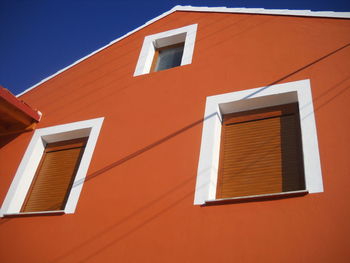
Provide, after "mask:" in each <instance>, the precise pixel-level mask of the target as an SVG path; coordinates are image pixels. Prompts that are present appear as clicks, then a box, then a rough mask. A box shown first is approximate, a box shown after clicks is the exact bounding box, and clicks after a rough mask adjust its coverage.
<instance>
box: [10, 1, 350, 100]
mask: <svg viewBox="0 0 350 263" xmlns="http://www.w3.org/2000/svg"><path fill="white" fill-rule="evenodd" d="M175 11H190V12H191V11H192V12H215V13H239V14H264V15H284V16H306V17H325V18H350V12H333V11H311V10H290V9H264V8H230V7H196V6H181V5H176V6H174V7H173V8H172V9H170V10H169V11H167V12H164V13H163V14H161V15H159V16H157V17H155V18H153V19H151V20H149V21H147V22H146V23H144V24H143V25H141V26H139V27H137V28H135V29H134V30H132V31H130V32H128V33H126V34H124V35H123V36H121V37H119V38H117V39H115V40H113V41H111V42H110V43H108V44H107V45H105V46H103V47H101V48H99V49H97V50H95V51H94V52H92V53H90V54H88V55H86V56H84V57H82V58H81V59H78V60H77V61H75V62H73V63H72V64H70V65H68V66H67V67H65V68H63V69H61V70H59V71H57V72H56V73H54V74H52V75H50V76H48V77H47V78H45V79H43V80H41V81H39V82H38V83H36V84H34V85H33V86H31V87H29V88H28V89H26V90H24V91H22V92H21V93H19V94H17V95H16V97H20V96H22V95H24V94H25V93H27V92H28V91H30V90H32V89H34V88H36V87H37V86H39V85H41V84H43V83H44V82H46V81H48V80H50V79H52V78H54V77H56V76H57V75H58V74H60V73H62V72H63V71H66V70H68V69H70V68H71V67H73V66H75V65H77V64H78V63H80V62H82V61H83V60H85V59H87V58H89V57H91V56H93V55H95V54H96V53H98V52H100V51H102V50H104V49H106V48H108V47H109V46H111V45H113V44H114V43H116V42H118V41H120V40H122V39H124V38H126V37H128V36H130V35H131V34H133V33H135V32H137V31H139V30H141V29H143V28H144V27H146V26H148V25H150V24H152V23H154V22H156V21H158V20H160V19H162V18H163V17H166V16H168V15H170V14H172V13H174V12H175Z"/></svg>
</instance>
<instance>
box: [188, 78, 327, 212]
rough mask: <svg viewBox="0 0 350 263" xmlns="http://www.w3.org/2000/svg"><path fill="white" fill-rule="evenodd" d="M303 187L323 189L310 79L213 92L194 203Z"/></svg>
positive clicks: (312, 190) (281, 192)
mask: <svg viewBox="0 0 350 263" xmlns="http://www.w3.org/2000/svg"><path fill="white" fill-rule="evenodd" d="M225 136H226V137H225ZM286 138H288V139H286ZM266 141H270V142H269V143H265V142H266ZM254 144H255V145H254ZM274 147H277V149H278V150H275V149H274ZM278 147H279V148H278ZM225 148H228V149H227V153H226V154H228V155H227V156H226V157H225V154H224V153H223V151H225V152H226V150H225ZM247 151H248V152H249V151H253V152H254V153H253V154H252V153H251V154H250V155H249V153H247ZM266 151H272V152H271V154H270V155H269V154H266ZM249 158H251V159H249ZM263 158H270V160H267V159H265V161H264V159H263ZM253 160H254V161H259V162H255V164H254V165H253V164H251V162H253ZM269 162H270V164H269V165H270V166H269V165H268V163H269ZM289 162H290V163H289ZM271 164H272V165H271ZM266 165H267V167H266ZM225 166H226V167H227V168H225ZM242 167H244V168H242ZM247 167H248V168H247ZM225 169H226V172H227V171H229V172H228V175H226V174H225V173H226V172H225ZM264 169H265V170H268V169H270V171H269V172H266V171H264V173H263V172H262V171H263V170H264ZM274 169H275V170H280V171H282V172H279V173H278V172H273V170H274ZM222 170H224V171H223V172H222ZM243 170H244V171H243ZM230 173H231V174H230ZM232 173H233V174H234V175H232ZM254 173H256V174H255V175H254ZM247 176H248V177H249V176H250V178H246V177H247ZM254 176H255V177H256V178H254ZM225 177H226V178H225ZM259 180H260V181H259ZM249 184H251V185H249ZM254 184H255V185H254ZM232 185H235V187H236V188H235V187H233V188H232V189H230V187H232ZM247 185H249V187H250V189H249V187H247ZM240 188H241V189H240ZM298 192H300V193H307V192H308V193H319V192H323V183H322V173H321V165H320V159H319V151H318V142H317V132H316V124H315V116H314V109H313V103H312V94H311V87H310V81H309V80H301V81H295V82H290V83H285V84H278V85H273V86H267V87H263V88H257V89H251V90H243V91H237V92H232V93H227V94H222V95H217V96H211V97H208V98H207V102H206V109H205V115H204V124H203V132H202V143H201V151H200V158H199V164H198V171H197V183H196V189H195V199H194V204H197V205H202V204H206V203H211V202H217V201H220V200H222V199H223V200H225V199H240V198H249V197H252V196H256V195H258V196H269V195H285V194H293V193H298Z"/></svg>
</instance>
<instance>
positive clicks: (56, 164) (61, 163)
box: [21, 138, 87, 212]
mask: <svg viewBox="0 0 350 263" xmlns="http://www.w3.org/2000/svg"><path fill="white" fill-rule="evenodd" d="M86 141H87V138H80V139H74V140H69V141H62V142H56V143H50V144H47V145H46V148H45V152H44V154H43V157H42V159H41V162H40V164H39V167H38V169H37V171H36V174H35V177H34V180H33V182H32V185H31V187H30V189H29V191H28V194H27V197H26V200H25V202H24V204H23V206H22V210H21V212H37V211H55V210H63V209H64V207H65V204H66V201H67V197H68V194H69V192H70V189H71V186H72V183H73V181H74V178H75V174H76V172H77V169H78V167H79V164H80V160H81V157H82V155H83V152H84V149H85V145H86Z"/></svg>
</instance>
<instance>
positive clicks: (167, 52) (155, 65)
mask: <svg viewBox="0 0 350 263" xmlns="http://www.w3.org/2000/svg"><path fill="white" fill-rule="evenodd" d="M183 52H184V43H180V44H175V45H171V46H167V47H163V48H157V49H156V51H155V54H154V58H153V62H152V67H151V72H152V71H161V70H164V69H169V68H174V67H178V66H180V65H181V59H182V54H183Z"/></svg>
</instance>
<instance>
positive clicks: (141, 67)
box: [134, 24, 197, 77]
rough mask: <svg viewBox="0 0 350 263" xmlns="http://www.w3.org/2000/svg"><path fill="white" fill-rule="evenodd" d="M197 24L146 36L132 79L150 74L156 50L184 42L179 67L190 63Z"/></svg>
mask: <svg viewBox="0 0 350 263" xmlns="http://www.w3.org/2000/svg"><path fill="white" fill-rule="evenodd" d="M196 33H197V24H193V25H189V26H185V27H181V28H177V29H173V30H169V31H165V32H161V33H157V34H154V35H149V36H146V37H145V39H144V41H143V45H142V49H141V52H140V56H139V59H138V61H137V64H136V69H135V72H134V77H135V76H139V75H143V74H147V73H150V70H151V66H152V61H153V57H154V54H155V51H156V49H158V48H162V47H166V46H170V45H175V44H178V43H182V42H185V45H184V51H183V55H182V60H181V66H183V65H188V64H191V63H192V56H193V51H194V44H195V40H196Z"/></svg>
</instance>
